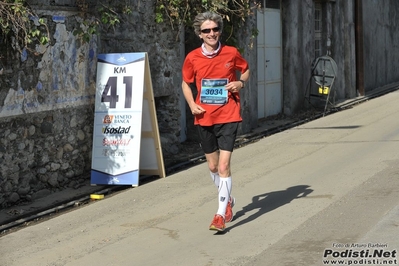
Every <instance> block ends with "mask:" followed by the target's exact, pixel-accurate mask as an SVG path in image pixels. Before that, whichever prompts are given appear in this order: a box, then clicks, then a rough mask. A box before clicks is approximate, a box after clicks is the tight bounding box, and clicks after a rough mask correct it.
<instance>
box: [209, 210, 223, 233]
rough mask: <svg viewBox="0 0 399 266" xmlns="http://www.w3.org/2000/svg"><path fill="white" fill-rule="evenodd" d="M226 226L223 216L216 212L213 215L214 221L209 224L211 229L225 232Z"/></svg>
mask: <svg viewBox="0 0 399 266" xmlns="http://www.w3.org/2000/svg"><path fill="white" fill-rule="evenodd" d="M225 228H226V225H225V224H224V218H223V216H222V215H219V214H215V217H213V221H212V223H211V225H210V226H209V230H215V231H219V232H223V231H224V229H225Z"/></svg>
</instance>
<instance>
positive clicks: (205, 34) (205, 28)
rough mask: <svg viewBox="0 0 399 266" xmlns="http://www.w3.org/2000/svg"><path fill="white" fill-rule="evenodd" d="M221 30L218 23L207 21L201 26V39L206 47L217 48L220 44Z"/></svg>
mask: <svg viewBox="0 0 399 266" xmlns="http://www.w3.org/2000/svg"><path fill="white" fill-rule="evenodd" d="M220 30H221V29H219V27H218V24H217V23H216V22H213V21H211V20H206V21H204V23H202V25H201V34H200V38H201V39H202V40H204V43H205V45H208V46H211V47H213V48H216V47H217V46H218V43H219V37H220Z"/></svg>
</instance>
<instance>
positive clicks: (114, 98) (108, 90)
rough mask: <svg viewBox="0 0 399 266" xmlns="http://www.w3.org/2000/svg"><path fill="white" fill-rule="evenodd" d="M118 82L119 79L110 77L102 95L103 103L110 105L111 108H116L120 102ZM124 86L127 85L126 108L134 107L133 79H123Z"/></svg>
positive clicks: (127, 77) (129, 77)
mask: <svg viewBox="0 0 399 266" xmlns="http://www.w3.org/2000/svg"><path fill="white" fill-rule="evenodd" d="M117 81H118V77H109V78H108V81H107V84H106V85H105V88H104V91H103V93H102V95H101V102H103V103H109V108H116V103H117V102H119V95H118V94H117V89H118V86H117ZM123 84H125V97H124V98H125V105H124V107H125V108H131V107H132V89H133V86H132V85H133V77H132V76H125V77H123Z"/></svg>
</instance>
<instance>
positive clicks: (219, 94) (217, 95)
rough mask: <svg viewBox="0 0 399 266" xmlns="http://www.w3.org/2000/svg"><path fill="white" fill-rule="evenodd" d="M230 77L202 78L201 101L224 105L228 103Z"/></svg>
mask: <svg viewBox="0 0 399 266" xmlns="http://www.w3.org/2000/svg"><path fill="white" fill-rule="evenodd" d="M228 82H229V80H228V79H202V80H201V95H200V102H201V103H203V104H214V105H223V104H226V103H227V95H228V93H227V90H226V89H225V88H224V86H225V85H227V83H228Z"/></svg>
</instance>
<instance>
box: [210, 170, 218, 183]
mask: <svg viewBox="0 0 399 266" xmlns="http://www.w3.org/2000/svg"><path fill="white" fill-rule="evenodd" d="M210 173H211V178H212V180H213V183H215V186H216V187H219V182H220V177H219V173H218V172H216V173H212V172H210Z"/></svg>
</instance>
